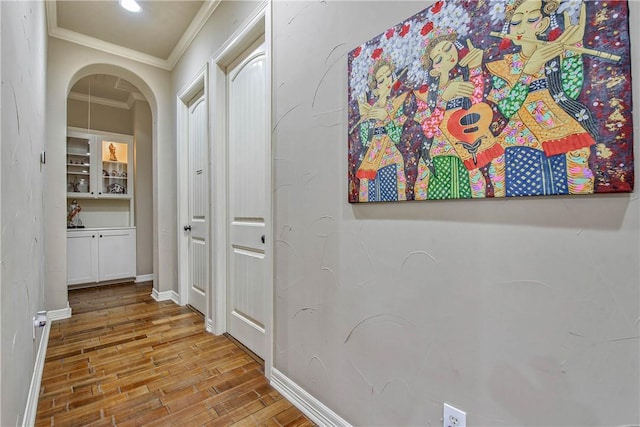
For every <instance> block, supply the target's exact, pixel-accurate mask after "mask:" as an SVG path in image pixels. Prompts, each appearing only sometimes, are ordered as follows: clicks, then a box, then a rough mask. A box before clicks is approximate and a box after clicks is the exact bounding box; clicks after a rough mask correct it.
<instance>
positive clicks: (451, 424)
mask: <svg viewBox="0 0 640 427" xmlns="http://www.w3.org/2000/svg"><path fill="white" fill-rule="evenodd" d="M442 427H467V413H466V412H464V411H461V410H460V409H457V408H454V407H453V406H451V405H449V404H447V403H445V404H444V410H443V411H442Z"/></svg>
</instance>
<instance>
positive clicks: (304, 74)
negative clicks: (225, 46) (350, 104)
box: [273, 0, 640, 426]
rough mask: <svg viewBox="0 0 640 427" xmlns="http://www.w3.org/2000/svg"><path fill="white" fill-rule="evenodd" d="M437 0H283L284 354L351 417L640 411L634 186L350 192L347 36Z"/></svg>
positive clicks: (279, 191)
mask: <svg viewBox="0 0 640 427" xmlns="http://www.w3.org/2000/svg"><path fill="white" fill-rule="evenodd" d="M428 4H429V3H428V2H396V1H393V2H391V1H388V2H346V1H332V0H325V1H316V2H280V1H276V2H274V3H273V27H274V41H273V43H274V45H273V63H274V67H273V73H274V74H273V79H274V80H273V90H274V109H273V150H274V159H273V163H274V174H275V177H274V192H273V194H274V206H275V230H274V234H275V236H276V238H277V239H278V240H277V241H276V243H275V263H276V266H275V275H276V279H275V286H276V301H275V305H276V308H275V311H276V312H275V325H276V327H275V337H276V342H275V367H276V368H277V369H278V370H280V371H281V372H283V373H284V374H285V375H286V376H288V377H289V378H291V379H292V380H293V381H295V382H296V383H298V384H299V385H300V386H302V387H303V388H304V389H306V390H307V391H308V392H310V393H311V394H312V395H314V396H315V397H316V398H318V399H319V400H320V401H321V402H323V403H324V404H326V405H327V406H329V407H330V408H331V409H332V410H334V411H335V412H336V413H338V414H339V415H340V416H342V417H343V418H345V419H346V420H347V421H349V422H350V423H352V424H353V425H438V424H439V423H440V422H441V421H440V417H441V414H442V404H443V402H444V401H447V402H450V403H452V404H454V405H455V406H458V407H460V408H461V409H463V410H466V411H468V418H467V419H468V422H469V424H470V425H495V426H498V425H502V426H511V425H580V426H586V425H621V424H638V423H639V422H640V418H639V414H638V401H639V399H640V392H639V383H640V382H639V379H640V378H639V361H640V357H639V349H638V345H639V342H638V336H639V335H640V334H639V327H640V322H639V315H640V312H639V296H640V295H639V286H640V272H639V271H638V264H639V263H638V259H639V256H640V253H639V240H640V239H639V231H638V223H639V221H638V219H639V213H638V207H639V206H638V205H639V203H638V195H637V194H623V195H609V196H606V197H605V196H599V197H585V198H570V197H566V198H560V197H556V198H527V199H509V200H482V201H443V202H420V203H405V204H387V205H382V204H369V205H350V204H348V203H347V138H346V135H347V125H346V120H347V109H346V101H347V61H346V60H347V57H346V53H347V52H348V51H349V50H351V49H353V48H354V47H356V46H358V45H359V44H361V43H362V42H364V41H366V40H368V39H370V38H372V37H374V36H376V35H377V34H379V33H380V32H381V31H383V30H384V29H386V28H388V27H390V26H391V25H394V24H396V23H398V22H401V21H402V20H403V19H405V18H408V17H410V16H411V15H412V14H414V13H415V12H417V11H419V10H421V9H423V8H424V7H426V6H427V5H428ZM630 7H631V21H632V22H638V19H640V7H638V6H637V5H636V4H635V3H633V2H632V3H631V5H630ZM631 30H632V38H633V40H632V43H636V42H638V43H640V38H639V34H638V31H637V27H636V28H634V27H632V29H631ZM633 65H634V67H635V70H638V69H640V68H639V67H640V63H638V58H634V64H633ZM638 81H640V80H638V79H635V81H634V90H636V91H637V89H638V83H637V82H638ZM636 103H637V100H636ZM636 110H637V109H636ZM637 123H638V121H637V118H636V120H635V124H636V125H637ZM636 134H638V133H637V132H636ZM635 146H636V154H637V155H640V153H638V152H637V147H638V144H637V143H636V144H635ZM637 165H638V162H637V161H636V168H637V167H638V166H637Z"/></svg>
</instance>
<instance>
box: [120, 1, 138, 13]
mask: <svg viewBox="0 0 640 427" xmlns="http://www.w3.org/2000/svg"><path fill="white" fill-rule="evenodd" d="M120 6H122V7H123V8H125V9H127V10H128V11H129V12H140V11H141V10H142V8H141V7H140V5H139V4H138V2H136V0H120Z"/></svg>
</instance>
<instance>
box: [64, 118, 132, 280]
mask: <svg viewBox="0 0 640 427" xmlns="http://www.w3.org/2000/svg"><path fill="white" fill-rule="evenodd" d="M133 151H134V150H133V137H132V136H129V135H121V134H113V133H106V132H96V131H87V130H83V129H78V128H68V129H67V156H66V161H67V168H66V171H67V172H66V173H67V176H66V179H67V206H68V207H69V212H68V216H67V284H68V285H79V284H91V283H99V282H106V281H113V280H118V279H127V278H132V277H135V276H136V229H135V227H134V224H135V223H134V186H133V183H134V180H133V177H134V167H133V166H134V163H133ZM74 207H75V208H77V212H74ZM78 218H80V219H81V220H78Z"/></svg>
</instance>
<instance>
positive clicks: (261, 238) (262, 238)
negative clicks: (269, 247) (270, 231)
mask: <svg viewBox="0 0 640 427" xmlns="http://www.w3.org/2000/svg"><path fill="white" fill-rule="evenodd" d="M260 240H262V243H264V234H263V235H262V237H260Z"/></svg>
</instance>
